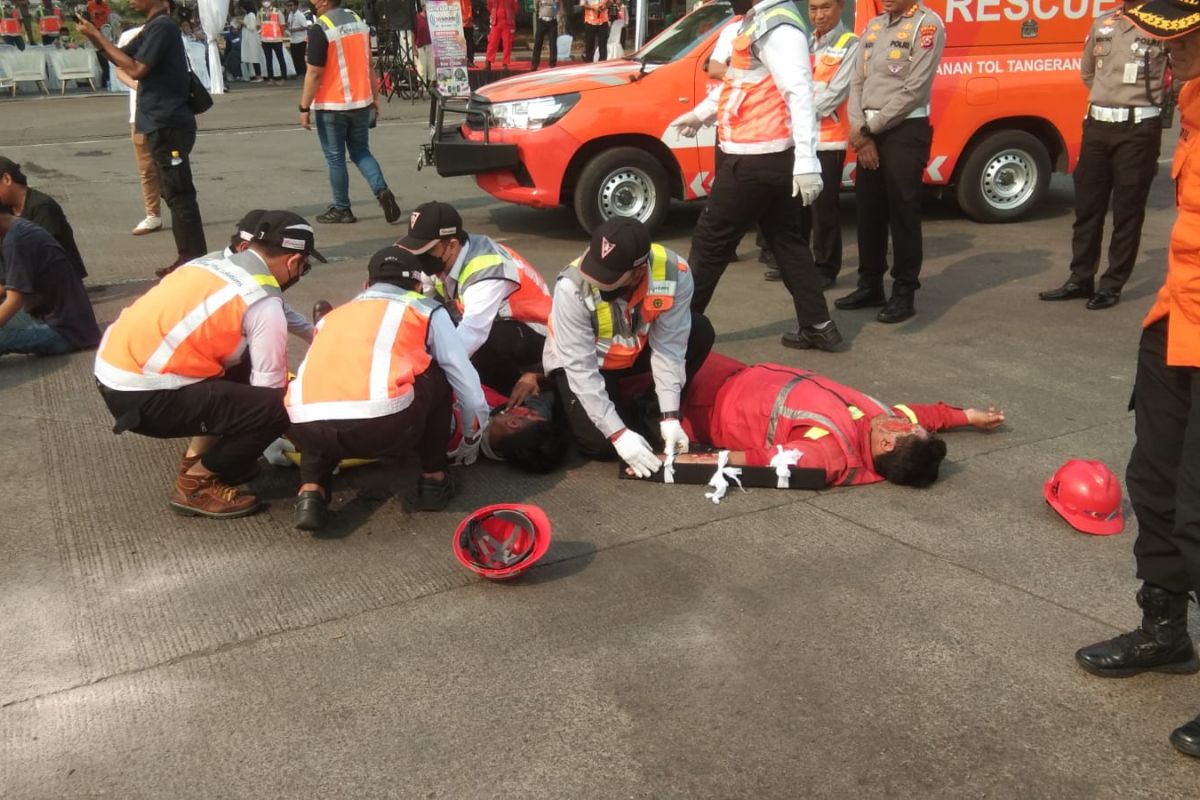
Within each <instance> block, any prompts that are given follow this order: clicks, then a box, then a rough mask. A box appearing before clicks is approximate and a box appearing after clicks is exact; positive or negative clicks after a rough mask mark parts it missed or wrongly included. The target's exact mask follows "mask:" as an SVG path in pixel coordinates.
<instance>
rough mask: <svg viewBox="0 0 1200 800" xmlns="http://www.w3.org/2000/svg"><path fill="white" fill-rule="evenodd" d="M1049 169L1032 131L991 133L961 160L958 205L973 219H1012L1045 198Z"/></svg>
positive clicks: (1018, 217) (1026, 211) (1043, 149)
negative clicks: (962, 161) (962, 162)
mask: <svg viewBox="0 0 1200 800" xmlns="http://www.w3.org/2000/svg"><path fill="white" fill-rule="evenodd" d="M1050 169H1051V167H1050V154H1049V153H1048V152H1046V146H1045V145H1044V144H1042V143H1041V141H1040V140H1039V139H1038V138H1037V137H1036V136H1034V135H1033V134H1030V133H1026V132H1025V131H1000V132H998V133H993V134H991V135H990V136H987V137H985V138H984V139H983V140H982V141H980V142H979V143H978V144H976V145H975V147H974V148H973V149H972V150H971V155H970V156H969V157H968V158H967V160H966V163H964V164H963V168H962V172H961V173H960V174H959V179H958V187H957V194H958V205H959V206H960V207H961V208H962V210H963V211H965V212H967V216H969V217H970V218H971V219H973V220H975V221H976V222H1016V221H1017V220H1019V219H1021V218H1022V217H1024V216H1025V215H1026V214H1028V213H1029V212H1031V211H1033V209H1035V208H1036V207H1037V206H1038V205H1040V204H1041V202H1042V200H1043V199H1044V198H1045V196H1046V188H1047V187H1048V186H1049V185H1050Z"/></svg>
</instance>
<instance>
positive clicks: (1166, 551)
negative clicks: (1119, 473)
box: [1125, 320, 1200, 592]
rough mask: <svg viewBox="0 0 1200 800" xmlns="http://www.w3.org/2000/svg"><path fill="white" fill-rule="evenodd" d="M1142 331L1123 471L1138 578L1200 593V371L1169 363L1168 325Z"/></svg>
mask: <svg viewBox="0 0 1200 800" xmlns="http://www.w3.org/2000/svg"><path fill="white" fill-rule="evenodd" d="M1168 324H1169V323H1168V320H1162V321H1160V322H1156V323H1154V324H1153V325H1151V326H1150V327H1149V328H1146V329H1145V330H1144V331H1143V332H1142V342H1141V346H1140V347H1139V348H1138V366H1137V378H1136V379H1135V381H1134V389H1133V409H1134V432H1135V433H1136V435H1137V442H1136V444H1134V446H1133V453H1132V455H1130V457H1129V467H1128V468H1127V469H1126V470H1125V482H1126V484H1127V485H1128V486H1129V500H1130V502H1131V503H1132V505H1133V512H1134V514H1135V515H1136V516H1137V521H1138V534H1137V540H1136V541H1135V542H1134V545H1133V555H1134V558H1135V559H1136V560H1137V574H1138V577H1139V578H1141V579H1142V580H1143V581H1145V582H1146V583H1152V584H1154V585H1155V586H1160V587H1162V588H1163V589H1166V590H1168V591H1171V592H1195V591H1200V368H1196V367H1168V366H1167V326H1168Z"/></svg>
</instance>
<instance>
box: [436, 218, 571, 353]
mask: <svg viewBox="0 0 1200 800" xmlns="http://www.w3.org/2000/svg"><path fill="white" fill-rule="evenodd" d="M464 248H465V250H466V253H465V255H464V256H463V258H462V262H461V263H460V265H459V266H458V268H457V269H451V270H450V273H449V274H448V275H447V276H446V281H445V284H444V286H443V287H442V289H441V290H440V293H441V294H442V296H443V297H446V298H447V299H449V300H452V301H454V303H455V305H456V306H457V308H458V311H459V313H460V314H461V313H463V312H464V310H465V309H464V306H463V299H462V297H463V294H464V293H465V292H466V290H467V288H468V287H469V286H470V285H472V284H474V283H476V282H478V281H486V280H506V281H510V282H512V283H515V284H517V289H516V291H514V292H512V293H511V294H510V295H509V296H508V297H506V298H505V299H504V302H503V303H502V304H501V306H500V310H499V311H498V312H497V314H496V317H497V318H498V319H511V320H516V321H517V322H523V323H525V324H526V325H529V326H530V327H532V328H533V329H534V330H536V331H537V332H538V333H540V334H542V335H543V336H545V335H546V327H545V326H546V322H547V320H549V319H550V305H551V301H552V297H551V295H550V288H549V287H548V286H547V285H546V281H545V279H544V278H542V276H541V275H540V274H539V273H538V271H537V270H536V269H534V268H533V265H532V264H530V263H529V262H528V261H526V260H525V259H524V258H522V257H521V255H520V254H519V253H517V252H516V251H515V250H512V249H510V248H508V247H506V246H504V245H502V244H500V243H499V242H496V241H494V240H493V239H490V238H488V237H487V236H469V237H467V243H466V245H464Z"/></svg>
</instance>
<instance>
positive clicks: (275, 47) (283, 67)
mask: <svg viewBox="0 0 1200 800" xmlns="http://www.w3.org/2000/svg"><path fill="white" fill-rule="evenodd" d="M263 53H264V54H265V55H266V59H267V77H268V78H274V77H275V70H273V69H271V62H272V59H271V56H275V60H277V61H278V62H279V77H280V78H286V77H287V63H286V62H284V60H283V42H263Z"/></svg>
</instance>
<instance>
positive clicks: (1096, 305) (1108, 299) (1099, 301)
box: [1087, 289, 1121, 311]
mask: <svg viewBox="0 0 1200 800" xmlns="http://www.w3.org/2000/svg"><path fill="white" fill-rule="evenodd" d="M1119 302H1121V293H1120V292H1114V291H1113V290H1112V289H1101V290H1100V291H1098V292H1096V294H1095V295H1093V296H1092V299H1091V300H1088V301H1087V307H1088V310H1090V311H1100V310H1101V309H1104V308H1112V307H1113V306H1115V305H1116V304H1117V303H1119Z"/></svg>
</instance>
